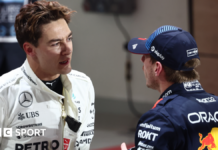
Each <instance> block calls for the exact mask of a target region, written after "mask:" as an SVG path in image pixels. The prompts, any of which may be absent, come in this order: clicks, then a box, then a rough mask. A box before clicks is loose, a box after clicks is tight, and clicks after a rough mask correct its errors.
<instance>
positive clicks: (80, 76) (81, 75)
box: [67, 70, 91, 82]
mask: <svg viewBox="0 0 218 150" xmlns="http://www.w3.org/2000/svg"><path fill="white" fill-rule="evenodd" d="M67 75H68V77H69V78H70V79H76V80H81V81H86V82H91V79H90V77H89V76H87V75H86V74H85V73H83V72H80V71H77V70H71V72H70V73H68V74H67Z"/></svg>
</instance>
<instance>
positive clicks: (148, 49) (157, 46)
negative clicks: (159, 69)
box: [128, 25, 200, 71]
mask: <svg viewBox="0 0 218 150" xmlns="http://www.w3.org/2000/svg"><path fill="white" fill-rule="evenodd" d="M128 50H129V51H130V52H131V53H134V54H142V55H143V54H150V55H151V56H152V57H153V58H154V59H156V60H157V61H159V62H161V63H162V64H163V65H165V66H167V67H169V68H171V69H173V70H182V71H189V70H192V69H193V68H187V67H185V66H184V64H185V63H186V62H187V61H189V60H191V59H193V58H198V59H200V58H199V55H198V48H197V44H196V42H195V39H194V38H193V37H192V35H191V34H190V33H189V32H187V31H184V30H182V29H181V28H178V27H174V26H169V25H166V26H161V27H159V28H158V29H157V30H155V31H154V32H153V33H152V34H151V35H150V36H149V38H148V39H145V38H133V39H131V40H130V41H129V43H128Z"/></svg>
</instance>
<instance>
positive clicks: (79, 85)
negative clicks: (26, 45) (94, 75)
mask: <svg viewBox="0 0 218 150" xmlns="http://www.w3.org/2000/svg"><path fill="white" fill-rule="evenodd" d="M61 81H62V83H63V95H64V96H62V95H59V94H57V93H55V92H54V91H52V90H50V89H49V88H48V87H47V86H46V85H45V84H44V83H43V82H42V81H41V80H40V79H39V78H38V77H37V76H36V75H35V74H34V72H33V71H32V69H31V68H30V66H29V64H28V61H27V60H26V61H25V63H24V64H23V66H21V67H20V68H18V69H15V70H13V71H11V72H9V73H7V74H4V75H3V76H1V77H0V128H1V130H0V131H1V132H0V144H1V145H0V150H88V149H89V147H90V143H91V141H92V138H93V136H94V119H95V108H94V88H93V85H92V82H91V80H90V78H89V77H88V76H86V75H85V74H83V73H81V72H78V71H75V70H72V71H71V72H70V73H69V74H67V75H61ZM62 99H64V104H63V102H62ZM65 113H66V115H69V116H70V117H72V118H74V119H75V120H77V121H79V122H81V123H82V124H81V126H80V128H79V130H78V131H77V132H73V131H72V130H71V129H70V128H69V127H68V124H67V122H65V121H64V120H63V117H62V116H64V114H65ZM5 128H9V129H12V132H10V131H7V132H6V133H4V129H5ZM18 129H20V130H18ZM22 129H25V131H26V132H28V134H27V133H24V134H23V135H19V134H20V133H21V130H22ZM28 130H29V131H28ZM25 131H24V130H23V132H25ZM32 131H33V132H34V134H33V135H32V133H33V132H32ZM10 133H11V134H12V136H11V137H10ZM7 135H9V137H7Z"/></svg>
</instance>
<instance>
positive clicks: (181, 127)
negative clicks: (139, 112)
mask: <svg viewBox="0 0 218 150" xmlns="http://www.w3.org/2000/svg"><path fill="white" fill-rule="evenodd" d="M135 146H136V147H135V148H134V149H137V150H206V149H207V150H218V97H217V96H214V95H212V94H209V93H206V92H205V91H204V90H203V88H202V86H201V84H200V83H199V82H198V81H197V80H196V81H192V82H185V83H181V84H173V85H172V86H170V87H169V88H168V89H167V90H165V92H163V94H162V95H161V97H160V99H159V100H158V101H157V102H156V104H155V105H154V107H153V108H152V109H151V110H149V111H148V112H147V113H145V114H144V115H143V116H142V117H141V119H140V120H139V122H138V125H137V131H136V134H135Z"/></svg>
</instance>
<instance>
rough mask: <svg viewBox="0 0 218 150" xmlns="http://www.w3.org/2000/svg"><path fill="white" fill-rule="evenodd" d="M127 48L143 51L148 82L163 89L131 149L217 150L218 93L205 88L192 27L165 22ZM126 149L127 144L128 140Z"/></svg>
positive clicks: (153, 86)
mask: <svg viewBox="0 0 218 150" xmlns="http://www.w3.org/2000/svg"><path fill="white" fill-rule="evenodd" d="M128 50H129V51H130V52H131V53H134V54H140V55H142V58H141V61H142V63H143V65H144V66H143V71H144V75H145V79H146V85H147V86H148V87H149V88H152V89H154V90H158V91H159V92H160V93H161V96H160V98H159V100H158V101H157V102H156V103H155V105H154V106H153V108H152V109H151V110H149V111H148V112H146V113H145V114H143V116H142V117H141V118H140V120H139V122H138V124H137V129H136V134H135V147H134V148H132V150H134V149H136V150H205V149H208V150H217V149H218V97H217V96H214V95H212V94H209V93H207V92H205V91H204V89H203V88H202V86H201V84H200V83H199V82H198V79H199V74H198V72H197V71H196V70H195V68H196V67H197V66H198V65H200V60H199V56H198V48H197V44H196V42H195V40H194V38H193V37H192V36H191V34H190V33H188V32H187V31H184V30H182V29H181V28H178V27H174V26H161V27H160V28H158V29H157V30H155V31H154V32H153V33H152V34H151V35H150V37H149V38H148V39H145V38H133V39H132V40H130V42H129V44H128ZM121 149H122V150H126V149H127V148H126V146H125V144H124V143H123V144H122V145H121Z"/></svg>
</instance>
